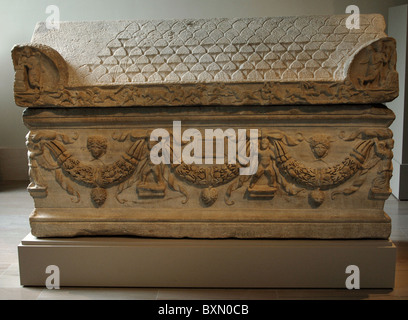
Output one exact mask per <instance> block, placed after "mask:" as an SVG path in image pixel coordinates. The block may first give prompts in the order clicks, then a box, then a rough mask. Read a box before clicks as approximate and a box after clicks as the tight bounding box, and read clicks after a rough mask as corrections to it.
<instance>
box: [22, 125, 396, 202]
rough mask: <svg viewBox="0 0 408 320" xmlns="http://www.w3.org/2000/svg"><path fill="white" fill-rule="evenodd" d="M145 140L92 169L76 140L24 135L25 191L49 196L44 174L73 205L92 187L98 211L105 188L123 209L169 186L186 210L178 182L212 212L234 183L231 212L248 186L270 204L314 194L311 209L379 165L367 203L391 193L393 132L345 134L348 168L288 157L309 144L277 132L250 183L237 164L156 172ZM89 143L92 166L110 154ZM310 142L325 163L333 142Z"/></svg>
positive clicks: (137, 134)
mask: <svg viewBox="0 0 408 320" xmlns="http://www.w3.org/2000/svg"><path fill="white" fill-rule="evenodd" d="M148 137H149V135H148V132H147V131H146V130H133V131H130V132H125V133H121V134H117V133H114V134H113V135H112V139H113V140H116V141H118V142H124V141H130V142H131V145H130V147H129V148H128V150H127V151H126V152H125V153H124V154H123V155H122V156H121V158H120V159H119V160H117V161H115V162H114V163H112V164H108V165H105V164H103V165H90V164H86V163H83V162H81V161H80V160H78V159H76V158H75V157H74V156H73V155H72V154H71V153H70V152H69V151H68V150H67V148H66V145H69V144H72V143H74V142H75V141H76V140H77V138H78V135H77V134H73V136H71V137H69V136H67V135H64V134H61V133H58V132H56V131H51V130H41V131H37V132H30V133H29V134H28V135H27V147H28V150H29V152H28V155H29V168H30V170H29V173H30V179H31V183H30V185H29V187H28V189H29V191H30V193H31V194H32V196H34V197H45V196H46V195H47V186H46V183H45V182H44V178H43V176H42V174H41V171H40V170H39V167H42V168H44V169H46V170H47V171H50V172H54V175H55V180H56V181H57V182H58V184H59V185H60V186H61V187H62V188H63V189H64V190H65V191H66V192H67V193H68V194H70V195H72V196H74V197H73V198H72V201H74V202H79V201H80V195H79V193H78V192H77V191H76V190H75V188H74V187H73V186H72V185H71V183H70V182H71V181H75V182H76V183H78V184H81V185H84V186H87V187H90V188H92V189H91V194H90V196H91V199H92V201H93V203H94V205H95V206H96V207H100V206H102V205H103V204H104V203H105V201H106V199H107V196H108V194H107V190H106V189H107V188H111V187H114V186H116V192H115V194H116V196H115V197H116V199H117V201H118V202H119V203H121V204H125V203H126V202H128V201H129V200H126V199H123V198H120V197H119V195H120V194H121V193H122V192H123V191H125V190H126V189H128V188H130V187H131V186H133V185H134V184H136V191H137V193H138V195H139V198H141V199H146V198H157V197H158V198H164V197H165V190H166V187H169V188H170V189H171V190H174V191H176V192H178V193H180V194H181V195H183V197H184V199H183V201H182V203H186V202H187V201H188V198H189V197H188V192H187V190H186V189H185V188H184V187H183V186H182V185H181V184H180V183H179V182H178V180H183V181H185V182H186V183H189V184H192V185H194V186H196V187H201V188H203V190H202V191H201V194H200V200H201V202H202V204H203V205H204V206H210V205H212V204H213V203H214V202H215V201H216V200H217V198H218V191H217V189H216V188H217V187H218V186H220V185H224V184H228V183H230V182H231V181H233V180H236V181H235V182H232V183H231V184H230V185H229V186H228V188H227V191H226V194H225V197H224V200H225V203H226V204H228V205H233V204H234V202H233V201H231V200H230V197H231V195H232V192H234V191H235V190H237V189H239V188H241V187H242V186H243V185H244V184H246V183H247V182H248V181H249V185H248V187H247V189H246V194H247V196H248V197H249V198H269V199H271V198H273V196H274V195H275V193H276V191H277V190H278V189H279V186H280V187H281V188H282V190H283V191H284V192H286V193H287V194H288V195H295V194H297V193H299V192H301V191H304V190H309V202H310V204H311V205H312V206H315V207H318V206H320V205H321V204H322V203H323V201H324V199H325V193H324V192H325V191H326V190H329V189H333V188H336V187H339V186H340V185H342V184H344V183H345V182H346V181H348V180H350V179H351V178H353V177H355V179H353V182H352V185H351V186H349V187H347V188H344V189H337V190H335V191H333V192H332V193H331V198H332V199H334V198H335V197H336V196H337V195H339V194H344V195H350V194H352V193H354V192H356V191H357V190H359V188H360V187H361V186H362V184H363V183H364V182H365V181H366V174H367V172H368V171H369V170H370V169H372V168H373V167H374V166H376V165H377V164H380V165H379V168H378V172H377V178H375V179H374V180H373V182H372V187H371V189H370V198H372V199H386V198H387V197H388V196H389V194H390V188H389V180H390V178H391V175H392V164H391V159H392V151H391V150H392V147H393V140H392V133H391V131H390V130H388V129H365V130H360V131H357V132H355V133H353V134H352V135H350V136H348V137H345V135H344V133H341V134H340V135H339V138H340V139H343V140H345V141H355V140H357V142H356V144H355V146H354V148H353V149H352V151H351V152H350V154H349V155H348V156H347V157H346V158H345V159H344V160H343V161H341V162H340V163H338V164H335V165H333V166H329V167H324V168H310V167H307V166H306V165H304V164H303V163H302V162H301V161H299V160H297V159H295V158H294V157H293V156H292V155H291V154H290V152H289V151H288V147H290V146H295V145H297V144H299V143H300V142H302V141H305V140H304V138H303V136H302V135H301V134H298V135H297V136H296V137H295V138H292V137H289V136H287V135H285V134H284V133H282V132H280V131H266V132H263V134H262V136H261V137H260V142H259V155H258V157H259V165H258V171H257V172H256V173H255V174H254V175H253V176H239V167H240V165H239V164H236V165H213V166H208V167H202V166H199V165H187V164H185V163H181V164H178V165H163V164H161V165H154V164H152V163H151V162H150V158H149V148H151V145H150V143H151V142H150V141H149V139H148ZM87 141H88V142H87V143H88V145H87V147H88V150H89V152H90V153H91V155H92V157H93V159H94V160H98V159H100V157H102V156H103V155H104V154H105V153H106V151H107V139H106V138H104V137H102V136H91V137H88V140H87ZM307 142H308V143H309V145H310V148H311V150H312V152H313V154H314V155H315V157H316V158H318V159H319V160H321V161H323V158H324V157H325V156H326V155H327V153H328V152H329V149H330V143H331V142H332V140H330V137H328V136H325V135H316V136H314V137H311V138H310V139H308V140H307ZM247 150H248V149H247ZM262 176H265V177H266V180H267V183H266V184H265V183H263V184H262V183H259V179H260V178H261V177H262ZM175 177H177V178H178V179H175ZM237 177H238V179H237ZM133 202H136V201H133Z"/></svg>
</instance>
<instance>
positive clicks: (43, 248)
mask: <svg viewBox="0 0 408 320" xmlns="http://www.w3.org/2000/svg"><path fill="white" fill-rule="evenodd" d="M18 252H19V262H20V276H21V284H22V285H24V286H45V281H46V278H47V277H49V276H50V275H51V274H50V273H46V268H47V266H49V265H52V266H57V267H58V269H59V276H60V279H59V280H60V286H61V287H64V286H92V287H98V286H101V287H155V288H163V287H184V288H186V287H187V288H190V287H194V288H341V289H345V290H346V279H347V278H348V277H349V276H350V275H352V273H353V275H354V276H356V274H354V272H355V269H354V271H353V272H350V271H347V273H346V268H347V267H348V266H349V265H353V266H357V267H358V270H359V279H360V281H359V284H360V288H361V289H367V288H387V289H388V288H393V287H394V277H395V259H396V248H395V246H394V244H393V243H392V242H391V241H388V240H358V241H356V240H330V241H324V240H236V239H235V240H231V239H224V240H204V239H140V238H127V237H77V238H45V239H39V238H35V237H33V236H32V235H31V234H29V235H28V236H27V237H25V238H24V239H23V240H22V241H21V244H20V245H19V247H18ZM53 272H55V268H54V269H53Z"/></svg>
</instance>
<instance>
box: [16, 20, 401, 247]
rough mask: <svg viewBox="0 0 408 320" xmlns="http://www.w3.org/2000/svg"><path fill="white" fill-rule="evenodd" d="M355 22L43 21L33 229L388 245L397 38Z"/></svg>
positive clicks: (33, 51)
mask: <svg viewBox="0 0 408 320" xmlns="http://www.w3.org/2000/svg"><path fill="white" fill-rule="evenodd" d="M346 19H347V16H313V17H286V18H256V19H255V18H253V19H201V20H165V21H117V22H66V23H61V24H60V29H59V30H47V29H46V27H45V24H42V23H40V24H38V25H37V27H36V29H35V32H34V35H33V38H32V41H31V43H29V44H27V45H19V46H16V47H14V48H13V52H12V57H13V62H14V67H15V72H16V73H15V87H14V90H15V101H16V104H17V105H19V106H21V107H25V108H26V109H25V110H24V115H23V120H24V123H25V125H26V126H27V128H28V129H29V130H30V131H29V133H28V134H27V147H28V159H29V175H30V179H31V183H30V185H29V186H28V191H29V192H30V194H31V195H32V197H33V198H34V202H35V210H34V211H33V213H32V214H31V216H30V224H31V228H32V233H33V235H35V236H37V237H55V236H61V237H68V236H77V235H133V236H143V237H172V238H182V237H191V238H229V237H232V238H308V239H360V238H378V239H386V238H388V237H389V235H390V231H391V222H390V218H389V217H388V216H387V215H386V213H385V212H384V201H385V200H386V199H387V198H388V196H389V195H390V193H391V190H390V186H389V180H390V178H391V176H392V164H391V160H392V148H393V139H392V132H391V131H390V129H389V128H388V127H389V126H390V124H391V123H392V121H393V119H394V114H393V113H392V111H390V110H389V109H388V108H387V107H386V106H385V105H383V104H382V103H385V102H387V101H391V100H393V99H394V98H395V97H396V96H397V95H398V75H397V72H396V71H395V65H396V54H395V41H394V40H393V39H392V38H389V37H387V35H386V34H385V33H384V29H385V23H384V19H383V18H382V17H381V16H379V15H362V16H361V18H360V29H348V28H347V26H346Z"/></svg>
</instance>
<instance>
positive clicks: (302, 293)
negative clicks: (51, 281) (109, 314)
mask: <svg viewBox="0 0 408 320" xmlns="http://www.w3.org/2000/svg"><path fill="white" fill-rule="evenodd" d="M26 186H27V183H26V182H16V181H13V182H7V183H6V182H0V204H1V207H0V299H2V300H5V299H6V300H79V299H80V300H82V299H87V300H105V299H109V300H115V299H118V300H136V299H140V300H202V299H205V300H292V299H300V300H306V299H312V300H317V299H319V300H321V299H328V300H361V299H366V300H408V202H401V201H398V200H396V199H395V198H394V197H391V198H390V199H389V200H387V201H386V208H385V211H386V212H387V213H388V214H389V215H390V217H391V219H392V234H391V240H392V241H393V242H394V243H395V244H396V246H397V266H396V280H395V284H396V285H395V288H394V289H393V290H383V289H376V290H367V289H361V290H347V289H177V288H174V289H172V288H151V289H146V288H126V289H125V288H64V287H62V288H61V289H59V290H49V289H47V288H45V287H44V288H42V287H31V288H30V287H22V286H21V285H20V279H19V269H18V257H17V246H18V244H19V242H20V241H21V239H22V238H24V237H25V236H26V235H27V234H28V233H29V232H30V227H29V224H28V215H29V213H30V212H31V210H32V207H33V203H32V199H31V198H30V196H29V194H28V193H27V192H26V189H25V188H26Z"/></svg>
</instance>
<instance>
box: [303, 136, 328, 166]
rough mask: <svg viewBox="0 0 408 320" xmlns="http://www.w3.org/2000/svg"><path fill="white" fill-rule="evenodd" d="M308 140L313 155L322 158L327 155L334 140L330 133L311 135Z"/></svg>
mask: <svg viewBox="0 0 408 320" xmlns="http://www.w3.org/2000/svg"><path fill="white" fill-rule="evenodd" d="M308 142H309V145H310V148H311V149H312V152H313V155H314V156H315V157H316V159H318V160H321V159H322V158H325V157H326V156H327V154H328V152H329V149H330V143H331V142H332V140H331V139H330V136H328V135H325V134H316V135H314V136H313V137H311V138H310V139H309V140H308Z"/></svg>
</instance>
